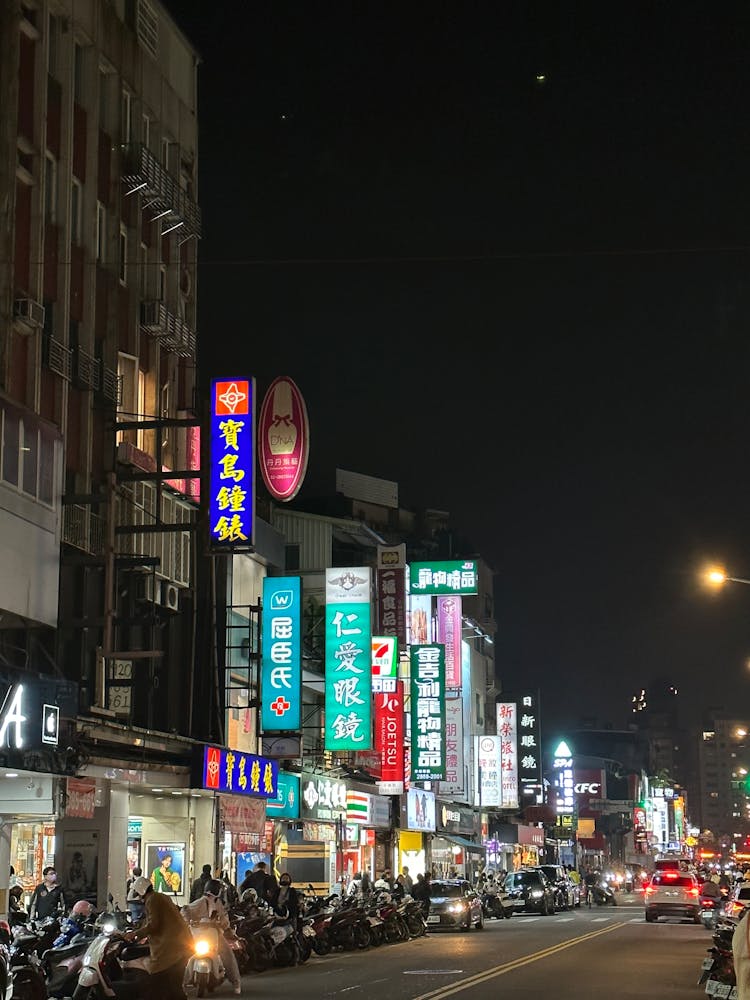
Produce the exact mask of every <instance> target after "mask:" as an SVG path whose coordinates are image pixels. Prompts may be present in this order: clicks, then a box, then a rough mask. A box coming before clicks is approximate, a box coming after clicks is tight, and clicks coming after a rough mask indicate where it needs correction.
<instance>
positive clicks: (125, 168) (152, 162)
mask: <svg viewBox="0 0 750 1000" xmlns="http://www.w3.org/2000/svg"><path fill="white" fill-rule="evenodd" d="M121 148H122V155H123V159H122V179H123V183H124V184H125V185H126V192H125V193H126V194H128V195H130V194H135V193H136V192H140V194H141V195H142V197H143V208H144V209H149V210H150V211H151V218H152V220H156V219H161V220H162V231H161V235H162V236H166V235H167V234H168V233H171V232H173V231H176V232H177V242H178V243H185V242H186V241H187V240H189V239H192V238H193V237H195V239H200V237H201V211H200V208H199V207H198V205H196V203H195V202H194V201H193V200H192V198H190V197H189V196H188V194H187V192H185V191H183V189H182V188H181V187H180V184H179V182H178V181H177V179H176V178H174V177H173V176H172V175H171V174H170V173H169V171H168V170H166V169H165V167H163V166H162V164H161V163H159V161H158V160H157V159H156V157H155V156H154V154H153V153H152V152H151V150H150V149H148V147H147V146H144V145H142V144H141V143H140V142H133V143H129V144H127V145H125V146H122V147H121Z"/></svg>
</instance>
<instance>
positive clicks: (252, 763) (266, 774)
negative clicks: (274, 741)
mask: <svg viewBox="0 0 750 1000" xmlns="http://www.w3.org/2000/svg"><path fill="white" fill-rule="evenodd" d="M194 754H195V756H194V758H193V769H192V774H191V784H192V785H193V787H195V786H197V787H200V788H205V789H207V790H208V791H212V792H230V793H231V794H232V795H253V796H255V797H256V798H261V799H275V798H276V796H277V795H278V791H279V789H278V781H279V762H278V761H277V760H273V758H271V757H258V756H257V755H256V754H254V753H243V751H241V750H230V749H227V748H226V747H214V746H203V747H196V748H195V751H194Z"/></svg>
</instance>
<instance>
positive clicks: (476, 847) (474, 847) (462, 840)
mask: <svg viewBox="0 0 750 1000" xmlns="http://www.w3.org/2000/svg"><path fill="white" fill-rule="evenodd" d="M435 836H436V837H442V839H443V840H448V841H450V843H451V844H458V846H459V847H461V848H462V849H463V850H464V851H473V853H474V854H486V853H487V848H486V847H485V846H484V844H475V843H474V841H473V840H467V839H466V837H459V836H457V835H456V834H452V835H451V834H447V833H436V834H435Z"/></svg>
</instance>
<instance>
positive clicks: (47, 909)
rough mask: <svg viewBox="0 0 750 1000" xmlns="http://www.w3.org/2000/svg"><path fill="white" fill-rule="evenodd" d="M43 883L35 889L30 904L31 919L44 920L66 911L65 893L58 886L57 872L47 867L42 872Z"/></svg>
mask: <svg viewBox="0 0 750 1000" xmlns="http://www.w3.org/2000/svg"><path fill="white" fill-rule="evenodd" d="M42 876H43V881H41V882H40V883H39V885H38V886H37V887H36V888H35V889H34V891H33V892H32V894H31V901H30V902H29V919H30V920H44V918H45V917H53V916H55V914H56V913H57V912H58V911H61V910H64V909H65V893H64V892H63V890H62V886H59V885H58V884H57V872H56V871H55V869H54V866H53V865H47V867H46V868H45V869H44V871H43V872H42Z"/></svg>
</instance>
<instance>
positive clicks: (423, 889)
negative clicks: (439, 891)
mask: <svg viewBox="0 0 750 1000" xmlns="http://www.w3.org/2000/svg"><path fill="white" fill-rule="evenodd" d="M430 878H431V877H430V873H429V872H425V873H424V875H423V874H422V873H421V872H420V873H419V874H418V875H417V881H416V882H415V883H414V887H413V889H412V891H411V894H412V896H413V897H414V899H418V900H419V902H420V903H421V904H422V913H423V914H424V918H425V920H427V917H428V916H429V915H430V898H431V896H432V888H431V886H430Z"/></svg>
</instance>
